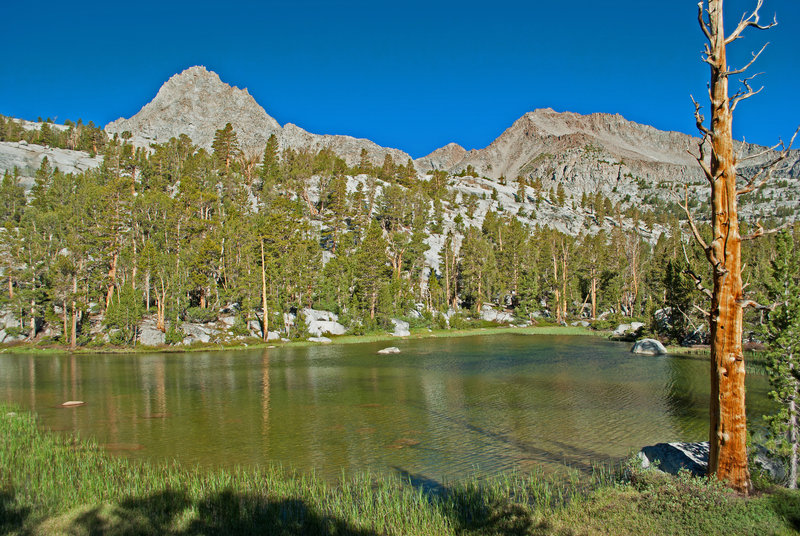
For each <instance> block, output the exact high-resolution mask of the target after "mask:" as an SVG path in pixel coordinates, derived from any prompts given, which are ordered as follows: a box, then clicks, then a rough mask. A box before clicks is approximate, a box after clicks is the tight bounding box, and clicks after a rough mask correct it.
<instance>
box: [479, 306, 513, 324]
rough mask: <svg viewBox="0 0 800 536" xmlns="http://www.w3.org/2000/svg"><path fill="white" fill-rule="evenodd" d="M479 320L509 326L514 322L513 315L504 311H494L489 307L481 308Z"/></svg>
mask: <svg viewBox="0 0 800 536" xmlns="http://www.w3.org/2000/svg"><path fill="white" fill-rule="evenodd" d="M481 318H482V319H483V320H486V321H488V322H497V323H499V324H509V323H511V322H513V321H514V315H512V314H511V313H507V312H505V311H496V310H494V309H493V308H492V306H491V305H484V306H483V307H481Z"/></svg>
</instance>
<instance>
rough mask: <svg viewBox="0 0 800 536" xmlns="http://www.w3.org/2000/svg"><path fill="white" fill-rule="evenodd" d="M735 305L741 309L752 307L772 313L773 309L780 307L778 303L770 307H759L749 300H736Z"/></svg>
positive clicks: (759, 305)
mask: <svg viewBox="0 0 800 536" xmlns="http://www.w3.org/2000/svg"><path fill="white" fill-rule="evenodd" d="M736 304H737V305H738V306H739V307H741V308H742V309H745V308H747V307H753V308H754V309H759V310H761V311H772V310H774V309H775V307H777V306H778V305H780V304H778V303H773V304H772V305H761V304H760V303H758V302H756V301H753V300H750V299H742V300H736Z"/></svg>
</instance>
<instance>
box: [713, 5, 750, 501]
mask: <svg viewBox="0 0 800 536" xmlns="http://www.w3.org/2000/svg"><path fill="white" fill-rule="evenodd" d="M708 30H709V35H708V40H709V53H708V57H707V61H708V63H709V64H710V66H711V83H710V91H709V93H710V96H711V126H710V135H709V140H710V143H711V163H710V168H709V170H710V173H709V175H710V176H709V177H708V178H709V182H710V184H711V226H712V241H711V243H710V244H708V246H707V248H706V254H707V257H708V259H709V262H710V263H711V265H712V268H713V276H712V277H713V280H714V287H713V291H712V297H711V318H710V328H711V403H710V413H711V415H710V417H711V419H710V421H711V422H710V430H709V444H710V449H709V450H710V451H709V465H708V468H709V473H710V474H713V475H715V476H716V478H718V479H720V480H723V481H727V482H728V485H729V486H731V487H732V488H733V489H735V490H737V491H739V492H740V493H744V494H747V493H749V491H750V487H751V484H750V471H749V469H748V465H747V417H746V414H745V386H744V379H745V366H744V354H743V352H742V317H743V310H742V306H741V305H740V303H742V301H741V300H742V299H743V290H742V251H741V245H742V244H741V235H740V234H739V217H738V211H737V199H736V160H735V155H734V151H733V134H732V115H731V109H730V101H729V98H728V72H727V71H728V67H727V59H726V52H725V46H726V43H725V32H724V28H723V17H722V0H709V1H708Z"/></svg>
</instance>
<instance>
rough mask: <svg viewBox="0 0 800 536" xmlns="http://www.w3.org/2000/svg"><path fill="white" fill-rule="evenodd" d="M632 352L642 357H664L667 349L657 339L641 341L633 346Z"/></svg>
mask: <svg viewBox="0 0 800 536" xmlns="http://www.w3.org/2000/svg"><path fill="white" fill-rule="evenodd" d="M631 352H633V353H634V354H641V355H664V354H666V353H667V349H666V348H664V345H663V344H661V342H659V341H657V340H655V339H640V340H638V341H636V343H635V344H634V345H633V348H631Z"/></svg>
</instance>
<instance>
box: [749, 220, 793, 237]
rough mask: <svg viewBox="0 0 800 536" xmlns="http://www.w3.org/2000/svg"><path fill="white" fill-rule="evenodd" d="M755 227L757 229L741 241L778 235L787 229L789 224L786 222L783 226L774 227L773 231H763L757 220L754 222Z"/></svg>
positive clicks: (759, 221)
mask: <svg viewBox="0 0 800 536" xmlns="http://www.w3.org/2000/svg"><path fill="white" fill-rule="evenodd" d="M756 227H758V229H756V230H755V231H753V232H752V233H750V234H749V235H746V236H743V237H742V240H753V239H755V238H758V237H759V236H764V235H771V234H775V233H779V232H781V231H782V230H784V229H786V228H787V227H789V222H786V223H784V224H783V225H781V226H779V227H775V228H774V229H764V227H763V226H762V225H761V220H758V221H756Z"/></svg>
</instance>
